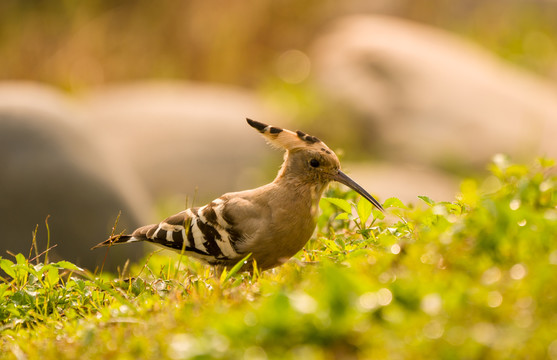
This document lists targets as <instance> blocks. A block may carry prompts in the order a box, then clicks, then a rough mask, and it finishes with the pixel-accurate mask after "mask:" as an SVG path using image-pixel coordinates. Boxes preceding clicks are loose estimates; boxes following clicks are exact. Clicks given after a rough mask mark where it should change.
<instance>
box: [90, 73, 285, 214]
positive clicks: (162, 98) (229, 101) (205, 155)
mask: <svg viewBox="0 0 557 360" xmlns="http://www.w3.org/2000/svg"><path fill="white" fill-rule="evenodd" d="M82 105H83V107H84V113H86V114H88V120H89V121H90V124H89V126H90V128H91V133H92V134H94V137H95V138H96V139H97V140H98V141H100V143H101V144H102V147H103V148H105V149H107V150H109V152H110V153H111V154H113V156H114V157H115V158H117V159H119V161H123V162H127V163H129V164H130V165H131V166H132V167H133V168H134V170H135V171H136V172H137V174H138V175H139V177H140V178H141V180H142V181H144V182H145V184H146V185H147V187H148V189H149V191H150V193H151V194H152V195H153V196H154V197H155V198H157V199H160V198H168V197H174V198H175V199H177V201H180V202H181V204H184V203H185V199H186V196H187V197H188V198H189V200H190V201H191V200H192V198H193V197H195V199H196V204H200V203H202V202H204V201H207V200H211V199H212V198H214V197H215V196H220V195H221V194H222V193H224V192H228V191H235V190H243V189H246V188H248V187H252V186H258V185H260V184H261V183H262V181H265V180H269V179H268V178H266V179H263V178H262V176H261V169H262V168H263V169H271V170H272V171H271V173H273V172H274V171H275V169H278V166H279V164H280V159H281V157H280V155H277V156H276V161H274V160H273V159H274V157H272V159H271V160H270V161H271V165H266V164H265V163H264V162H263V159H265V160H268V158H269V154H270V153H269V152H268V148H267V146H266V145H265V142H264V141H263V139H262V138H261V137H260V136H258V135H257V133H254V131H253V129H251V128H250V127H249V126H248V125H247V124H246V121H245V118H246V117H249V118H253V119H255V120H258V121H261V122H265V123H274V124H280V125H281V126H286V125H287V122H286V120H287V119H285V118H284V117H282V116H280V115H278V114H277V113H276V112H273V111H271V110H270V109H268V108H267V107H265V106H264V105H263V101H262V100H261V99H260V98H258V97H257V96H256V95H254V94H253V93H251V92H248V91H246V90H243V89H240V88H235V87H228V86H223V85H210V84H196V83H178V82H176V83H165V82H143V83H132V84H127V85H120V86H111V87H104V88H100V89H98V90H97V91H95V92H92V93H89V94H88V95H87V96H85V97H84V98H83V101H82ZM196 189H197V190H196ZM175 210H177V209H175Z"/></svg>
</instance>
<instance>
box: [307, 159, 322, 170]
mask: <svg viewBox="0 0 557 360" xmlns="http://www.w3.org/2000/svg"><path fill="white" fill-rule="evenodd" d="M309 164H310V165H311V167H314V168H316V167H319V165H320V164H319V161H318V160H317V159H311V160H310V161H309Z"/></svg>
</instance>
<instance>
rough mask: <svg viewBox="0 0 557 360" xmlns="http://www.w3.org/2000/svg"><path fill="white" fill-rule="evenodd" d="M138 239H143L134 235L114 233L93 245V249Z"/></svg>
mask: <svg viewBox="0 0 557 360" xmlns="http://www.w3.org/2000/svg"><path fill="white" fill-rule="evenodd" d="M136 241H141V239H138V238H136V237H135V236H132V235H112V236H111V237H109V238H108V239H106V240H105V241H103V242H101V243H99V244H97V245H95V246H93V247H92V248H91V250H93V249H96V248H100V247H104V246H112V245H113V244H124V243H130V242H136Z"/></svg>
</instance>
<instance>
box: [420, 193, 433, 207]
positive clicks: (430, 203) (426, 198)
mask: <svg viewBox="0 0 557 360" xmlns="http://www.w3.org/2000/svg"><path fill="white" fill-rule="evenodd" d="M418 198H420V199H422V200H423V201H425V203H426V204H428V205H429V206H433V205H435V201H434V200H433V199H432V198H430V197H428V196H425V195H419V196H418Z"/></svg>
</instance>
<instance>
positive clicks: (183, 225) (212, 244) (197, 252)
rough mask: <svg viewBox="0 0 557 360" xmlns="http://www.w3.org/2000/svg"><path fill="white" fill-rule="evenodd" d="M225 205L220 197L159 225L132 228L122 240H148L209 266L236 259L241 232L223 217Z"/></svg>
mask: <svg viewBox="0 0 557 360" xmlns="http://www.w3.org/2000/svg"><path fill="white" fill-rule="evenodd" d="M225 205H226V202H225V200H223V199H221V198H219V199H216V200H214V201H212V202H211V203H209V204H207V205H205V206H203V207H200V208H191V209H187V210H184V211H182V212H179V213H178V214H176V215H173V216H170V217H169V218H167V219H165V220H164V221H162V222H160V223H159V224H155V225H147V226H144V227H141V228H139V229H137V230H135V231H134V232H133V234H131V236H130V237H129V238H128V239H127V241H124V242H134V241H149V242H152V243H155V244H157V245H160V246H162V247H165V248H170V249H172V250H176V251H178V252H181V251H183V252H184V253H185V254H187V255H190V256H192V257H196V258H198V259H200V260H203V261H205V262H207V263H209V264H211V265H219V264H226V263H228V262H230V261H236V260H238V259H239V258H241V256H242V254H240V253H239V252H238V250H237V247H236V245H238V243H239V242H241V240H242V235H241V234H239V233H238V232H237V231H236V230H235V229H234V226H233V224H230V223H229V222H227V221H226V220H225V217H224V216H223V215H224V208H225Z"/></svg>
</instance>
